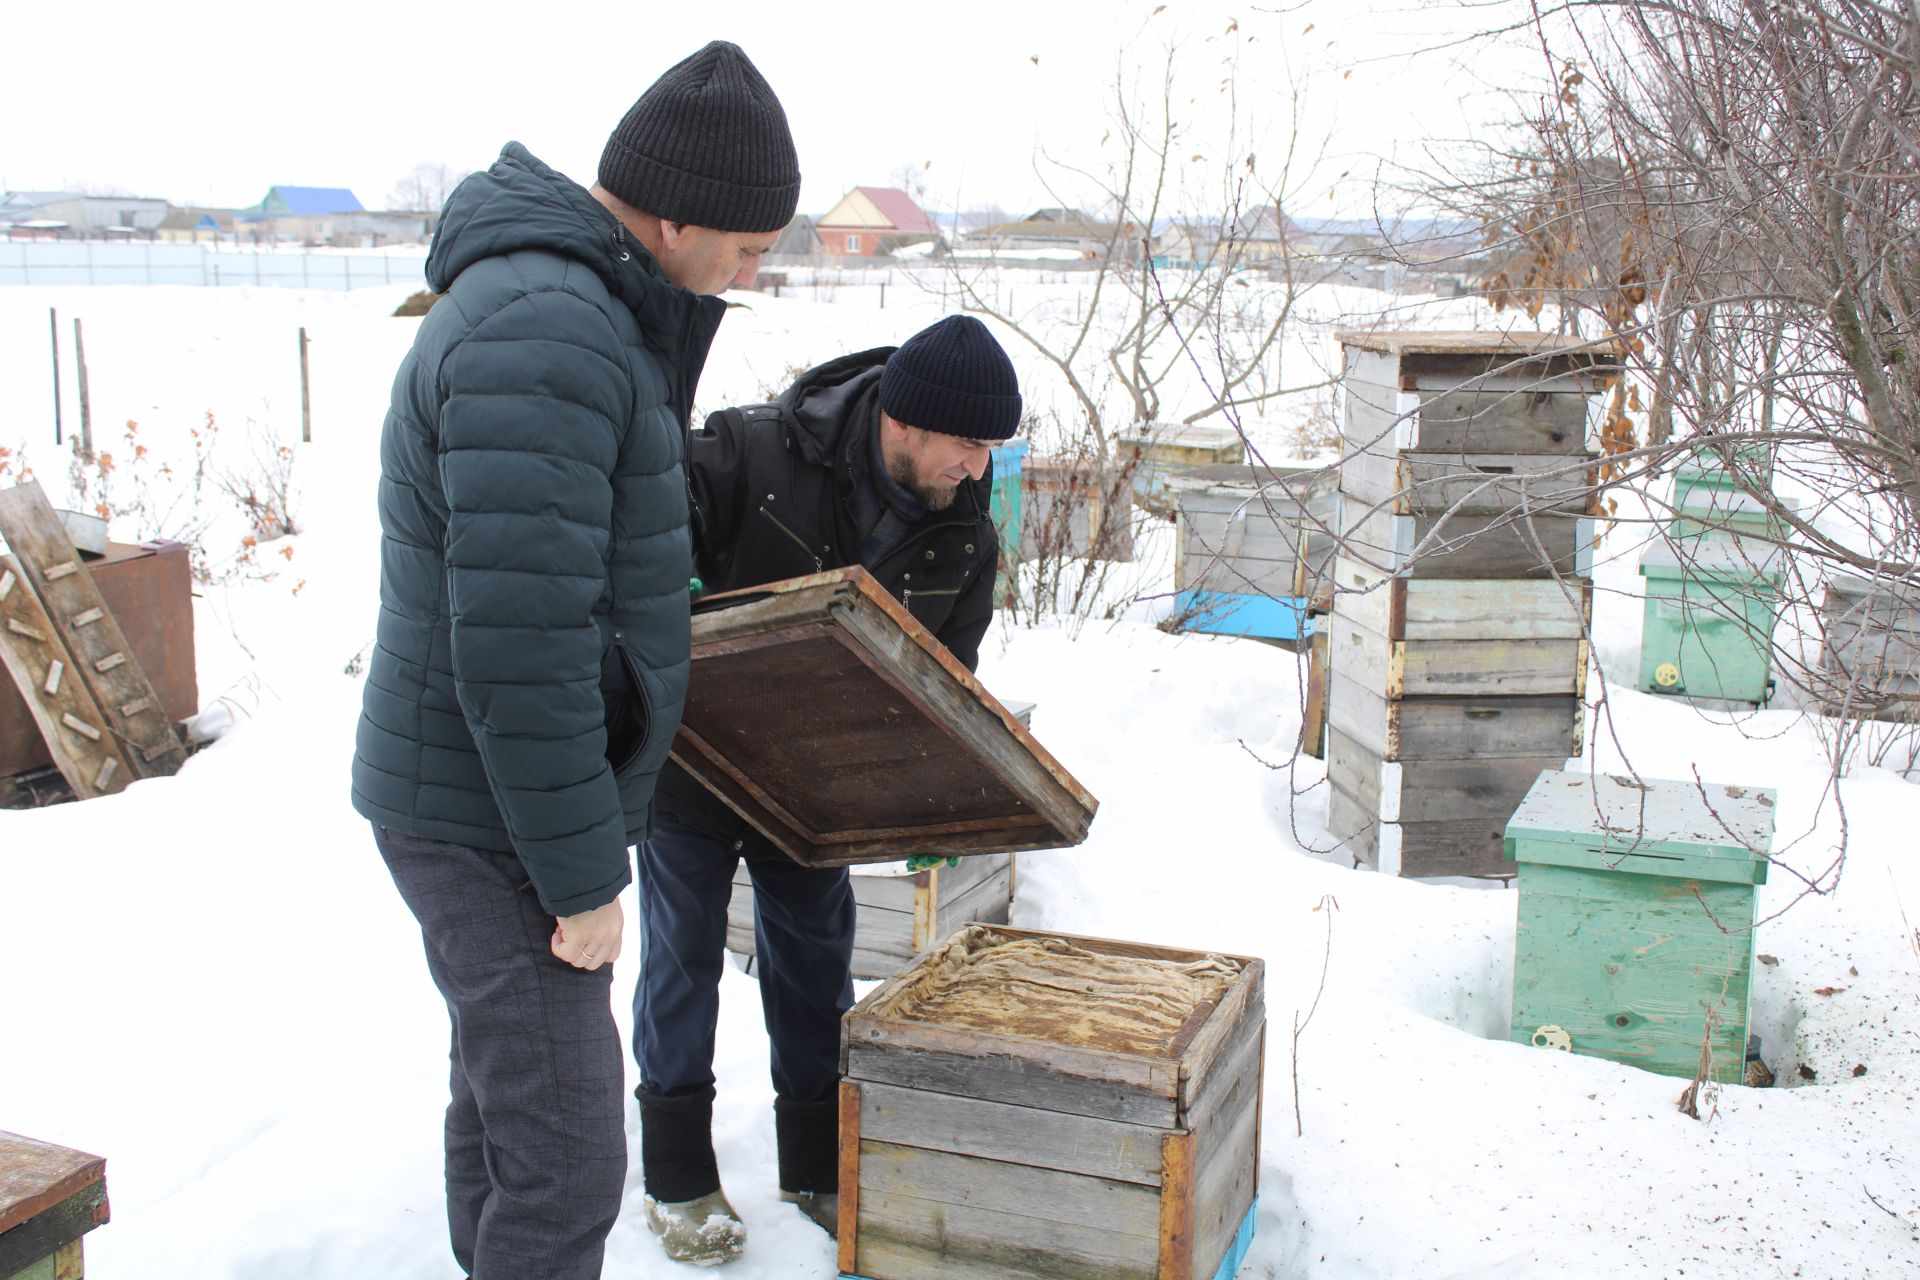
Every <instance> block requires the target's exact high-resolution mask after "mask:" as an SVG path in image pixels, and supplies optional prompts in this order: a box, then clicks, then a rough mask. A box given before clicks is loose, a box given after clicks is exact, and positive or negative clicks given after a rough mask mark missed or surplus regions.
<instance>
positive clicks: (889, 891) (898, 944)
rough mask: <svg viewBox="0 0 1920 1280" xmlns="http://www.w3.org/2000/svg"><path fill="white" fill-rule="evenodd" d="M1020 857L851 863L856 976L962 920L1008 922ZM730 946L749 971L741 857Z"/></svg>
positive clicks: (887, 964) (747, 890)
mask: <svg viewBox="0 0 1920 1280" xmlns="http://www.w3.org/2000/svg"><path fill="white" fill-rule="evenodd" d="M1006 706H1007V710H1009V711H1011V712H1013V718H1014V719H1016V720H1018V721H1019V722H1020V723H1021V725H1022V726H1024V727H1026V728H1029V729H1030V728H1032V727H1033V704H1032V703H1031V702H1009V703H1007V704H1006ZM1017 858H1018V855H1017V854H1012V853H984V854H979V855H976V856H975V857H971V858H962V859H961V860H960V862H959V865H957V866H944V867H929V868H927V869H926V870H924V871H909V870H907V864H906V863H904V862H876V863H869V864H866V865H864V866H858V867H852V868H849V870H850V871H851V872H852V873H853V874H852V885H853V903H854V925H853V976H854V977H856V978H888V977H892V976H893V975H894V974H896V973H898V972H899V971H900V970H901V969H902V968H904V967H905V966H906V963H907V962H908V961H909V960H911V959H913V958H914V957H915V956H917V955H919V954H920V953H921V952H923V951H926V950H928V949H929V948H931V947H933V946H934V945H935V944H936V943H939V942H943V941H945V940H946V937H947V935H948V934H950V933H952V932H953V931H954V930H955V929H958V928H959V927H960V926H961V925H964V924H973V923H975V922H983V923H987V924H1005V923H1007V921H1008V920H1009V919H1011V918H1012V913H1013V898H1014V893H1015V891H1016V890H1017V888H1018V887H1019V876H1020V868H1019V864H1018V861H1017ZM727 950H729V951H731V952H733V953H734V954H735V955H736V956H739V957H740V958H741V959H742V960H743V961H744V962H745V965H746V969H747V972H748V973H753V972H754V971H755V961H756V959H757V956H758V954H759V946H758V941H757V938H756V936H755V934H754V902H753V874H752V872H751V871H750V870H749V869H748V867H747V864H746V863H745V862H744V861H742V862H741V863H740V865H739V866H737V867H735V868H734V872H733V894H732V896H731V897H730V898H729V899H728V900H727Z"/></svg>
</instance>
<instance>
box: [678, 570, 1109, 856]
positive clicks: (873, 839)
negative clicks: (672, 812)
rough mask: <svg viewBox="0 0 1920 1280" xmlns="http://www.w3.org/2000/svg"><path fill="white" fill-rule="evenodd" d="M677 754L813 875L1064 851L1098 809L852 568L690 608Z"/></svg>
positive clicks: (924, 632)
mask: <svg viewBox="0 0 1920 1280" xmlns="http://www.w3.org/2000/svg"><path fill="white" fill-rule="evenodd" d="M673 757H674V759H676V760H678V761H679V762H680V763H681V764H682V765H683V766H685V768H686V769H687V771H688V772H689V773H691V774H692V775H693V776H694V777H696V778H698V779H699V780H700V781H701V782H702V783H704V784H705V785H706V786H707V787H708V788H709V789H711V790H712V791H713V792H714V794H716V795H718V796H719V797H720V798H721V799H722V800H724V801H726V803H727V804H728V806H730V807H731V808H732V809H733V810H734V811H735V812H737V813H739V814H740V816H741V817H743V818H745V819H746V820H747V821H748V822H749V823H751V824H752V825H753V826H754V828H755V829H756V830H758V831H759V832H760V833H761V834H763V835H765V836H766V837H767V839H768V840H770V841H772V842H773V844H774V847H776V848H778V849H779V850H781V851H782V852H783V853H785V854H787V855H788V856H789V857H791V858H793V859H794V860H795V861H797V862H800V863H803V864H805V865H808V866H821V867H835V866H850V865H852V864H855V863H862V862H890V861H895V860H897V859H900V858H908V857H912V856H914V855H916V854H943V855H963V856H964V855H967V854H982V853H1008V852H1015V851H1018V850H1023V849H1055V848H1063V847H1065V846H1069V845H1075V844H1078V843H1080V841H1082V840H1083V839H1085V838H1086V834H1087V828H1088V827H1089V826H1090V825H1091V824H1092V822H1093V815H1094V811H1095V809H1096V808H1097V807H1098V802H1097V801H1095V800H1094V798H1093V796H1092V795H1091V794H1089V793H1088V792H1087V790H1086V789H1085V788H1084V787H1082V786H1081V785H1080V784H1079V783H1078V782H1076V781H1075V780H1074V778H1073V775H1071V774H1069V773H1068V772H1067V771H1066V769H1065V768H1064V767H1062V766H1061V764H1060V762H1059V761H1057V760H1055V759H1054V758H1053V756H1052V755H1051V754H1049V753H1048V752H1047V750H1046V748H1045V747H1042V746H1041V745H1040V744H1039V743H1038V742H1036V741H1035V740H1034V739H1033V736H1032V735H1031V734H1029V733H1028V732H1027V730H1026V728H1025V726H1023V725H1021V723H1020V722H1019V721H1018V720H1016V719H1015V718H1014V716H1013V713H1012V712H1010V711H1008V710H1007V709H1006V708H1005V707H1004V706H1002V705H1001V704H1000V702H999V701H998V700H997V699H996V698H994V696H993V695H992V694H990V693H988V692H987V691H986V690H985V689H984V688H982V687H981V685H980V682H979V681H977V680H975V679H974V678H973V675H972V674H971V673H970V672H968V671H967V669H966V668H965V667H963V666H961V665H960V663H959V661H958V660H956V659H955V658H954V656H953V655H952V654H950V653H948V652H947V650H946V648H945V647H944V646H942V645H941V644H940V642H939V641H938V640H935V639H934V638H933V636H932V635H931V634H929V633H928V631H927V630H926V628H925V627H923V626H921V625H920V624H919V623H918V622H916V621H915V620H914V618H913V616H912V615H911V614H909V613H908V612H907V611H906V609H905V608H904V607H903V606H902V605H901V604H900V603H899V602H898V601H897V600H895V599H894V598H893V597H892V596H891V595H889V594H888V593H887V592H886V590H885V589H884V588H882V587H880V586H879V585H878V584H877V583H876V582H874V580H873V578H872V576H871V575H870V574H868V573H867V571H866V570H864V569H861V568H859V567H857V566H856V567H853V568H849V569H837V570H834V571H832V572H830V573H819V574H812V575H810V576H808V577H804V578H793V579H789V580H787V581H785V582H776V583H771V584H769V585H767V586H764V587H756V588H753V589H751V590H746V591H736V592H729V593H726V594H724V595H718V596H710V597H708V598H707V599H705V600H702V601H701V602H700V603H699V604H697V605H695V606H694V618H693V669H692V674H691V676H690V677H689V683H688V691H687V704H686V711H685V713H684V715H683V716H682V718H681V722H680V728H679V733H678V736H677V737H676V738H675V740H674V746H673Z"/></svg>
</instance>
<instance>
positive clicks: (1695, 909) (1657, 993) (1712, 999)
mask: <svg viewBox="0 0 1920 1280" xmlns="http://www.w3.org/2000/svg"><path fill="white" fill-rule="evenodd" d="M1773 811H1774V794H1773V792H1772V791H1770V790H1766V789H1764V788H1760V787H1730V786H1720V785H1716V784H1706V785H1704V786H1703V785H1700V784H1697V783H1695V782H1692V781H1685V782H1669V781H1659V780H1653V779H1647V780H1645V781H1642V782H1636V781H1635V780H1633V779H1631V778H1623V777H1607V776H1599V777H1594V776H1590V775H1587V774H1575V773H1543V774H1541V775H1540V778H1539V780H1538V781H1537V782H1535V783H1534V785H1533V788H1532V789H1531V790H1530V791H1529V792H1528V793H1527V797H1526V800H1525V801H1524V802H1523V803H1522V804H1521V805H1520V807H1519V809H1518V810H1517V811H1516V812H1515V813H1514V815H1513V819H1512V821H1511V822H1509V823H1508V824H1507V843H1508V846H1509V851H1510V853H1511V855H1512V857H1513V858H1514V860H1515V861H1516V862H1517V863H1518V865H1519V929H1518V933H1517V935H1516V941H1515V948H1514V968H1513V1024H1512V1036H1513V1039H1514V1040H1515V1041H1516V1042H1519V1043H1522V1044H1535V1045H1540V1046H1542V1047H1557V1048H1570V1049H1571V1050H1572V1051H1573V1052H1575V1053H1585V1054H1591V1055H1593V1056H1594V1057H1600V1058H1608V1059H1611V1060H1613V1061H1615V1062H1622V1063H1626V1064H1627V1065H1629V1066H1636V1067H1642V1068H1645V1069H1646V1070H1648V1071H1657V1072H1660V1073H1662V1074H1664V1075H1672V1076H1693V1075H1694V1074H1695V1073H1696V1072H1698V1071H1699V1069H1700V1065H1701V1055H1702V1050H1703V1048H1704V1049H1707V1050H1708V1051H1710V1052H1711V1054H1712V1063H1713V1071H1712V1077H1713V1078H1714V1079H1716V1080H1721V1081H1729V1082H1738V1081H1739V1080H1740V1078H1741V1069H1742V1065H1743V1063H1744V1060H1745V1057H1746V1047H1747V1029H1748V991H1749V987H1750V985H1751V981H1752V976H1753V955H1754V935H1753V926H1754V923H1755V919H1756V916H1755V904H1756V900H1757V899H1758V896H1759V890H1758V888H1757V886H1759V885H1760V884H1763V883H1765V881H1766V878H1767V866H1768V859H1767V850H1768V848H1769V847H1770V845H1771V844H1772V841H1773ZM1710 1015H1711V1018H1710ZM1710 1020H1711V1023H1712V1026H1711V1029H1710V1028H1709V1021H1710Z"/></svg>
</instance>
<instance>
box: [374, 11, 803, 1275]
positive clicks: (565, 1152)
mask: <svg viewBox="0 0 1920 1280" xmlns="http://www.w3.org/2000/svg"><path fill="white" fill-rule="evenodd" d="M598 177H599V181H598V183H597V184H596V185H595V186H594V187H593V188H592V189H591V190H588V189H586V188H583V187H581V186H579V185H578V184H576V183H574V182H572V181H571V180H569V179H568V178H566V177H564V176H562V175H561V174H559V173H557V172H555V171H554V170H552V169H550V168H548V167H547V166H546V165H544V164H542V163H541V162H540V161H538V160H537V159H535V158H534V157H533V156H531V155H529V154H528V153H527V151H526V150H525V149H524V148H522V147H521V146H519V145H518V144H512V143H510V144H508V146H507V148H506V149H505V150H504V151H503V152H502V153H501V155H500V158H499V160H498V161H496V162H495V163H494V165H493V167H492V168H491V169H489V170H488V171H487V172H485V173H481V174H475V175H474V176H473V177H471V178H469V179H467V181H465V182H464V183H462V184H461V186H460V188H459V189H458V190H457V191H455V192H454V194H453V196H452V197H451V198H450V199H449V200H448V202H447V206H446V208H445V210H443V212H442V215H441V221H440V228H439V231H438V233H437V235H436V236H435V239H434V244H433V250H432V253H431V256H430V257H429V258H428V262H427V279H428V283H429V284H430V285H431V286H432V287H433V289H434V290H435V291H436V292H439V293H440V294H442V296H441V298H440V299H439V301H438V303H437V304H436V305H435V306H434V308H433V309H432V311H431V312H429V313H428V315H427V317H426V319H425V320H424V321H423V322H422V323H421V326H420V331H419V334H418V336H417V338H416V340H415V342H414V346H413V350H412V351H411V352H410V353H409V354H408V356H407V357H406V359H405V360H404V361H403V362H402V364H401V366H400V370H399V373H398V375H397V376H396V377H395V379H394V385H393V398H392V403H391V406H390V408H389V411H388V414H387V419H386V423H385V426H384V428H383V429H382V432H381V445H380V463H381V476H380V490H379V508H380V520H381V529H382V535H383V536H382V540H381V571H380V620H379V629H378V637H377V642H376V646H375V650H374V655H373V660H372V664H371V666H370V668H369V671H368V676H367V685H366V693H365V699H364V704H363V711H362V715H361V720H360V727H359V733H358V740H357V745H356V752H355V757H354V763H353V802H354V806H355V808H356V809H358V810H359V812H360V813H361V814H362V815H364V816H365V817H366V818H368V819H369V820H370V821H371V822H372V823H373V825H374V837H375V842H376V844H377V845H378V847H379V849H380V851H381V853H382V855H383V856H384V857H385V859H386V861H387V865H388V867H389V869H390V870H391V872H392V873H393V877H394V881H395V883H396V884H397V885H398V886H399V889H400V892H401V895H402V896H403V897H404V898H405V900H406V902H407V905H408V906H409V907H410V908H411V909H412V910H413V912H414V914H415V916H416V917H417V918H418V919H419V921H420V925H421V931H422V934H423V936H424V938H425V942H426V952H427V965H428V969H429V970H430V972H431V973H432V975H433V978H434V981H435V983H436V985H437V986H438V987H439V988H440V991H441V994H442V995H443V996H445V998H446V1001H447V1007H448V1010H449V1013H450V1014H451V1017H452V1022H453V1038H452V1052H451V1059H452V1073H451V1078H452V1100H451V1103H450V1105H449V1106H448V1109H447V1116H446V1146H447V1168H446V1176H447V1202H448V1218H449V1224H450V1228H451V1234H452V1243H453V1252H454V1255H455V1258H456V1259H457V1260H458V1261H459V1263H460V1265H461V1266H462V1267H464V1268H465V1269H466V1271H467V1273H468V1274H469V1275H470V1276H472V1277H474V1278H475V1280H507V1278H508V1277H523V1276H524V1277H532V1276H539V1277H543V1278H549V1280H560V1278H562V1277H564V1278H567V1280H572V1278H574V1277H595V1276H598V1275H599V1274H600V1269H601V1260H602V1257H603V1254H604V1251H605V1241H606V1236H607V1232H608V1230H609V1229H610V1228H611V1227H612V1225H613V1222H614V1219H615V1217H616V1216H617V1215H618V1213H619V1209H620V1199H621V1191H622V1188H623V1185H624V1181H625V1174H626V1141H625V1133H624V1129H623V1124H622V1117H623V1113H624V1104H625V1097H626V1089H625V1082H624V1071H623V1062H622V1055H621V1050H620V1044H619V1040H618V1037H617V1034H616V1032H615V1028H614V1022H613V1016H612V1011H611V1007H610V1000H609V994H610V989H611V980H612V970H611V967H610V966H611V963H612V961H613V960H614V959H615V958H616V957H617V956H618V955H619V954H620V946H621V934H622V923H623V922H622V918H621V911H620V904H619V900H618V899H619V894H620V892H621V890H622V889H624V888H625V887H626V886H627V884H628V883H629V882H630V880H631V878H632V872H631V870H630V863H629V858H628V847H629V846H630V845H631V844H633V843H634V842H636V841H638V840H641V839H644V838H645V837H646V835H647V834H648V832H649V830H650V829H651V824H652V810H653V791H654V784H655V781H656V779H657V778H658V776H659V772H660V769H661V766H662V765H663V764H664V763H665V761H666V757H667V750H668V747H669V745H670V744H671V742H672V740H673V734H674V729H675V727H676V726H677V725H678V723H679V719H680V711H681V706H682V703H683V701H684V698H685V691H686V680H687V656H688V601H687V591H688V578H689V576H690V572H691V550H690V543H689V539H688V534H687V527H686V526H687V488H686V478H685V472H684V456H683V455H684V447H685V446H684V432H685V427H686V423H687V418H688V415H689V412H690V407H691V404H692V399H693V393H694V387H695V384H696V382H697V380H698V378H699V374H700V369H701V366H702V364H703V363H704V362H705V359H706V353H707V348H708V345H709V344H710V342H711V341H712V339H713V334H714V331H715V329H716V328H717V327H718V324H719V321H720V317H721V315H722V313H723V310H724V307H723V304H722V303H721V302H720V301H719V300H718V298H717V296H715V295H718V294H719V293H721V292H723V291H724V290H725V289H726V288H727V287H728V286H729V285H734V284H741V285H745V284H750V283H752V280H753V277H754V272H755V269H756V267H757V265H758V261H759V256H760V255H761V254H762V253H764V252H765V251H766V250H767V249H769V248H771V247H772V244H773V242H774V240H775V239H776V238H777V233H778V232H779V231H780V230H781V229H782V228H783V227H784V226H785V225H786V224H787V222H788V221H789V220H790V219H791V217H792V216H793V210H794V207H795V204H796V202H797V200H798V196H799V185H800V174H799V166H798V162H797V160H796V158H795V154H794V148H793V141H792V137H791V134H790V133H789V130H788V127H787V121H786V116H785V114H784V112H783V111H782V110H781V107H780V104H779V101H778V99H777V98H776V97H775V96H774V94H773V91H772V89H771V88H770V87H769V86H768V85H767V83H766V81H765V79H763V78H762V77H761V75H760V73H759V72H758V71H757V70H756V69H755V68H754V66H753V64H752V63H751V62H749V61H748V60H747V58H746V55H745V54H743V53H742V52H741V51H740V50H739V49H738V48H736V47H735V46H733V45H730V44H725V43H722V42H717V41H716V42H715V43H713V44H710V45H708V46H707V47H706V48H704V49H702V50H700V51H699V52H698V53H696V54H694V55H692V56H691V57H689V58H687V59H685V60H684V61H682V62H680V63H679V64H677V65H675V66H674V67H672V68H671V69H669V70H668V71H667V72H666V73H665V74H664V75H663V76H661V78H660V79H659V80H658V81H657V82H656V83H655V84H654V85H653V86H652V87H651V88H649V89H648V90H647V91H646V93H644V94H643V95H642V96H641V97H640V99H639V100H638V101H637V102H636V103H635V104H634V106H633V108H632V109H631V110H630V111H629V112H628V113H627V115H626V116H625V118H624V119H622V120H621V122H620V124H619V127H618V128H616V129H615V130H614V132H613V134H612V135H611V136H610V137H609V138H608V141H607V144H606V148H605V151H604V153H603V155H602V157H601V160H600V167H599V175H598Z"/></svg>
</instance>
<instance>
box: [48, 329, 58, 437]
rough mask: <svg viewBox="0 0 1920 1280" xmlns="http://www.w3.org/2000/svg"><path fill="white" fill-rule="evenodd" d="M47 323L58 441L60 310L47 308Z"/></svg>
mask: <svg viewBox="0 0 1920 1280" xmlns="http://www.w3.org/2000/svg"><path fill="white" fill-rule="evenodd" d="M47 323H48V324H49V325H50V326H51V327H52V329H53V442H54V443H55V444H59V443H60V312H59V311H58V310H57V309H56V308H53V307H48V308H47Z"/></svg>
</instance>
